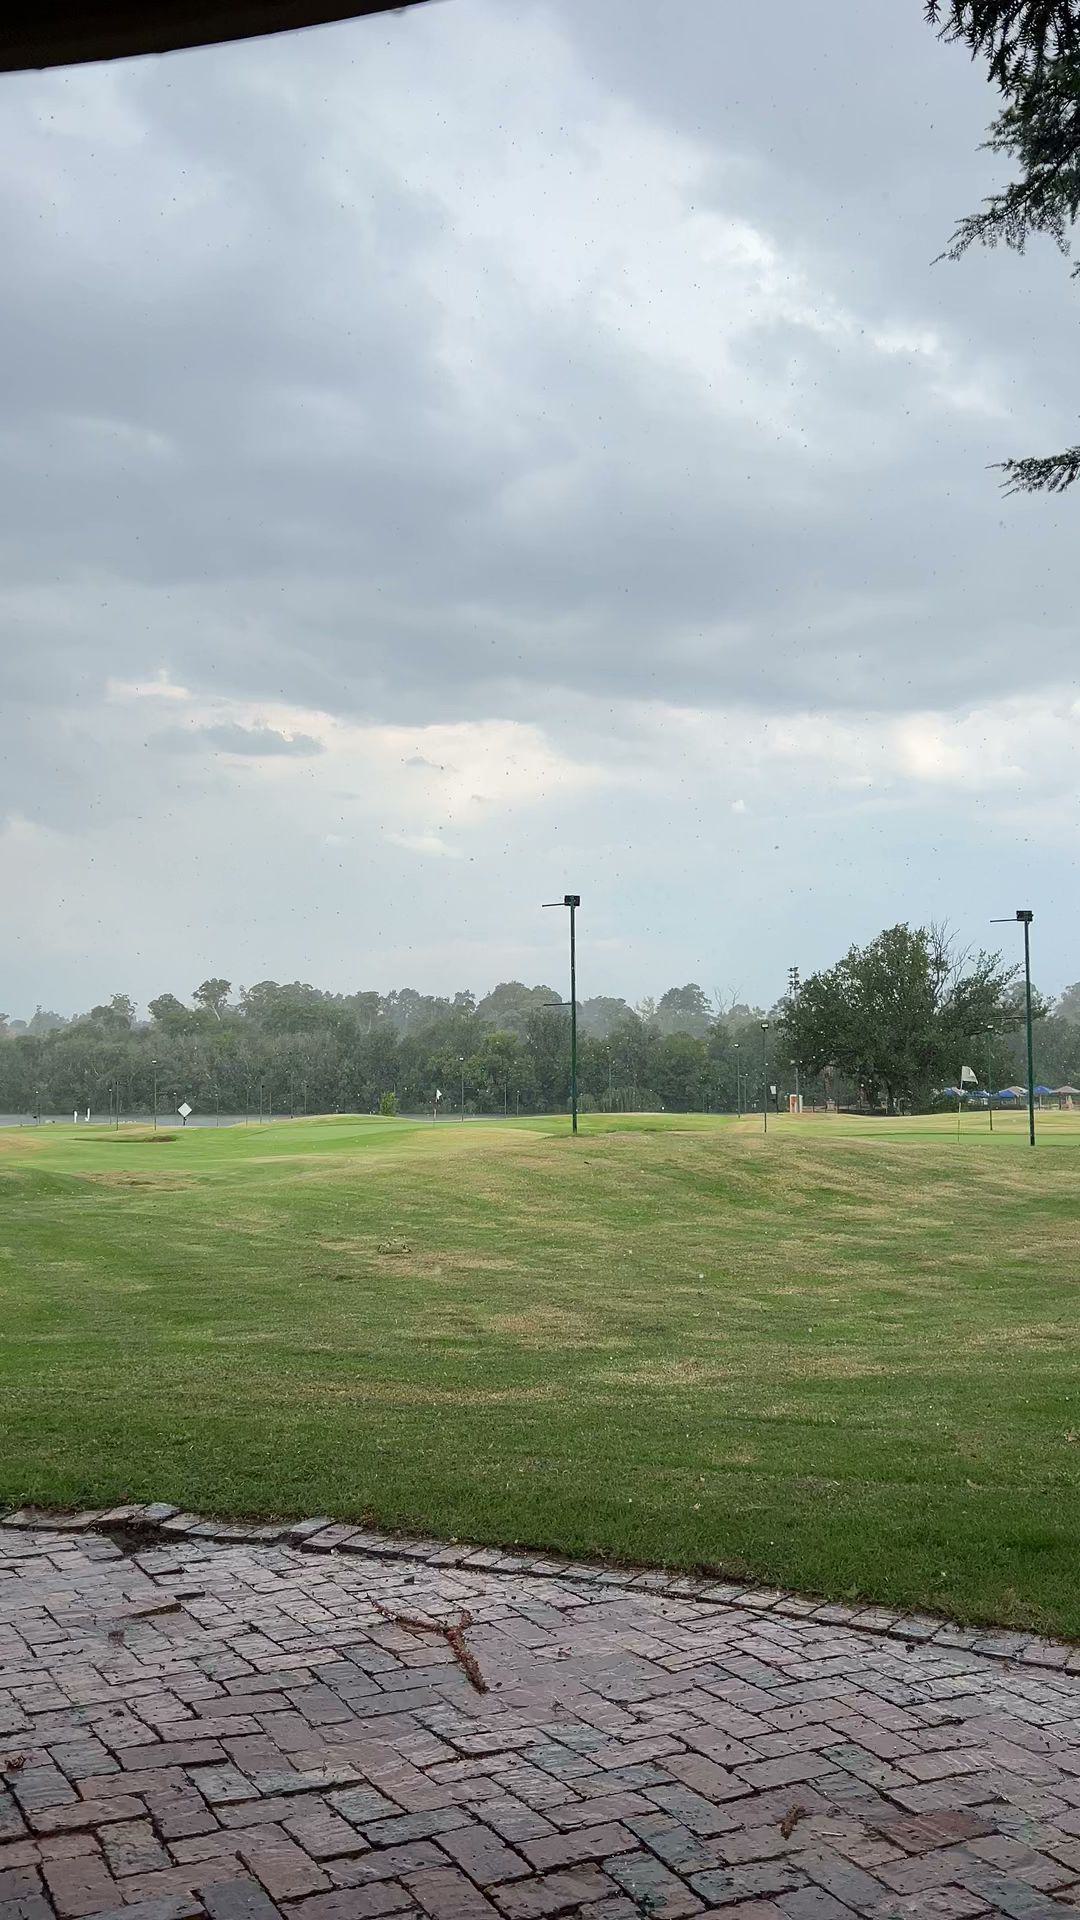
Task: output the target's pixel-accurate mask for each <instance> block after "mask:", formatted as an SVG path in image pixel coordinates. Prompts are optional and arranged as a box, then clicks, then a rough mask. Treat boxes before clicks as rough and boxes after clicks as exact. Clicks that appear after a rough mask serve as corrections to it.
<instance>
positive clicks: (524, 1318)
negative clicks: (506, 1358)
mask: <svg viewBox="0 0 1080 1920" xmlns="http://www.w3.org/2000/svg"><path fill="white" fill-rule="evenodd" d="M480 1324H481V1326H482V1328H483V1330H484V1332H485V1333H490V1334H494V1336H495V1338H496V1339H497V1340H507V1341H510V1342H512V1343H513V1345H514V1346H516V1347H526V1348H528V1349H529V1350H530V1351H533V1352H537V1353H548V1352H559V1351H562V1350H566V1349H572V1350H573V1351H574V1352H587V1351H588V1349H589V1348H595V1347H601V1348H607V1347H610V1346H611V1345H612V1344H613V1342H612V1341H611V1338H610V1335H609V1334H608V1333H606V1332H605V1331H604V1330H603V1329H602V1328H601V1327H599V1326H597V1325H596V1323H595V1322H594V1321H593V1320H591V1319H590V1318H589V1317H588V1315H586V1314H583V1313H574V1312H572V1311H569V1310H566V1309H563V1308H560V1307H531V1308H529V1310H528V1311H527V1312H525V1313H493V1314H489V1315H488V1316H487V1317H486V1318H485V1319H484V1320H482V1321H481V1323H480Z"/></svg>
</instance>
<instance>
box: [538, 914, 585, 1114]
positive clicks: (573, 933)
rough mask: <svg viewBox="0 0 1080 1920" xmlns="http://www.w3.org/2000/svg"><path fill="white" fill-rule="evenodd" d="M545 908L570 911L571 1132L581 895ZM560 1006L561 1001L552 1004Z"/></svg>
mask: <svg viewBox="0 0 1080 1920" xmlns="http://www.w3.org/2000/svg"><path fill="white" fill-rule="evenodd" d="M544 905H545V907H569V909H570V1131H571V1132H572V1133H576V1132H577V1130H578V1087H577V926H576V922H575V919H574V916H575V914H576V913H577V910H578V908H579V907H580V905H581V895H580V893H564V894H563V897H562V899H561V900H545V901H544ZM552 1004H553V1005H554V1006H560V1005H562V1004H563V1003H562V1002H561V1001H558V1000H556V1001H554V1002H552Z"/></svg>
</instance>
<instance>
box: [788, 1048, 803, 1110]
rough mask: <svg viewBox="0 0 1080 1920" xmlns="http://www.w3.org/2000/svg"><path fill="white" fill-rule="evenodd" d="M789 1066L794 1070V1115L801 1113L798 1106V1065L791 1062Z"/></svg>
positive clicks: (795, 1062)
mask: <svg viewBox="0 0 1080 1920" xmlns="http://www.w3.org/2000/svg"><path fill="white" fill-rule="evenodd" d="M790 1064H791V1065H792V1066H793V1067H794V1069H795V1111H796V1113H799V1112H801V1108H800V1106H799V1063H798V1061H797V1060H792V1061H791V1062H790Z"/></svg>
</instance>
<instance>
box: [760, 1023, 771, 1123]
mask: <svg viewBox="0 0 1080 1920" xmlns="http://www.w3.org/2000/svg"><path fill="white" fill-rule="evenodd" d="M761 1121H762V1129H761V1130H762V1132H763V1133H768V1131H769V1023H768V1021H767V1020H763V1021H762V1023H761Z"/></svg>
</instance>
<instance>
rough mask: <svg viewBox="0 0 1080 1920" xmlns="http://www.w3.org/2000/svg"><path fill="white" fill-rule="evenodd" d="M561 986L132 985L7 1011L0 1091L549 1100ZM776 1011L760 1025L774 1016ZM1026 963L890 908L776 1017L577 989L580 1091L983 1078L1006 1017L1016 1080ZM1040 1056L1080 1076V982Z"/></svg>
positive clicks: (820, 1095)
mask: <svg viewBox="0 0 1080 1920" xmlns="http://www.w3.org/2000/svg"><path fill="white" fill-rule="evenodd" d="M559 998H560V996H559V994H558V993H557V992H556V991H555V989H554V988H552V987H549V986H544V985H540V986H534V987H527V986H523V985H522V983H521V982H520V981H516V980H511V981H504V982H503V983H502V984H501V985H499V986H497V987H495V988H494V989H493V990H492V991H491V992H490V993H488V994H486V995H485V996H484V997H483V998H482V999H481V1000H479V1001H478V1000H476V998H475V997H474V996H473V994H471V993H468V992H463V993H456V994H454V995H453V996H452V997H450V998H441V997H438V996H435V995H429V994H421V993H417V992H415V991H414V990H413V989H412V988H409V987H403V988H399V989H396V990H395V991H393V992H391V993H386V994H380V993H376V992H359V993H327V992H323V991H322V990H321V989H319V988H318V987H313V986H310V985H307V984H306V983H304V982H301V981H292V982H290V983H286V984H284V985H283V984H280V983H279V982H277V981H274V980H260V981H258V982H257V983H256V984H255V985H254V986H251V987H247V988H243V989H241V990H239V991H238V992H236V993H234V992H233V988H232V985H231V983H230V982H229V981H228V980H226V979H223V978H220V977H214V978H212V979H209V980H204V981H203V982H202V983H201V985H200V986H199V987H197V988H196V989H195V991H194V992H193V993H192V995H191V997H190V1000H189V1001H184V1000H181V999H180V998H178V996H177V995H175V994H172V993H162V994H159V995H158V996H157V997H156V998H155V999H153V1000H151V1001H150V1004H149V1018H148V1019H146V1020H142V1019H140V1018H139V1017H138V1013H137V1009H136V1007H135V1005H134V1003H133V1002H132V1000H131V999H129V997H128V996H127V995H126V994H122V993H120V994H114V995H113V997H112V999H111V1000H109V1001H107V1002H104V1003H103V1004H101V1005H99V1006H95V1007H92V1008H91V1009H90V1011H89V1013H86V1014H83V1015H79V1016H77V1017H75V1018H74V1019H66V1018H65V1017H63V1016H62V1015H60V1014H57V1013H50V1012H46V1011H45V1010H43V1009H42V1008H39V1009H38V1011H37V1012H36V1013H35V1014H34V1016H33V1018H32V1019H31V1020H28V1021H21V1020H4V1019H2V1018H0V1111H2V1112H6V1113H11V1114H19V1113H23V1114H30V1113H34V1112H46V1113H57V1114H64V1113H72V1112H73V1111H74V1110H75V1109H76V1108H78V1109H79V1110H80V1111H85V1110H86V1108H87V1107H89V1108H90V1110H91V1112H92V1113H94V1114H95V1115H96V1116H97V1117H98V1118H103V1117H104V1116H105V1115H106V1114H108V1113H109V1112H115V1111H116V1109H117V1107H118V1108H119V1111H120V1113H121V1114H124V1113H127V1114H131V1113H146V1112H149V1110H150V1108H151V1106H152V1103H153V1098H154V1088H155V1082H156V1086H157V1094H158V1102H159V1107H160V1110H161V1111H162V1112H163V1113H165V1112H169V1111H171V1110H173V1109H174V1108H175V1107H176V1106H178V1105H179V1103H180V1102H181V1101H182V1100H187V1101H189V1102H190V1103H191V1105H192V1107H194V1108H195V1109H196V1110H197V1112H198V1113H199V1114H207V1113H213V1112H221V1113H243V1112H245V1111H250V1112H252V1113H258V1112H259V1111H260V1110H262V1111H263V1112H274V1113H282V1112H293V1113H328V1112H330V1113H332V1112H336V1111H341V1112H371V1111H374V1110H377V1109H378V1108H379V1107H380V1106H381V1105H383V1103H384V1102H385V1103H386V1106H385V1110H391V1104H392V1107H393V1110H395V1111H397V1112H400V1113H410V1112H412V1113H416V1112H420V1111H423V1110H424V1109H426V1108H429V1107H430V1106H431V1104H432V1102H433V1101H434V1098H435V1092H436V1089H441V1091H442V1095H443V1099H442V1108H443V1110H444V1111H445V1112H456V1111H457V1110H459V1108H460V1106H461V1103H462V1095H463V1093H464V1105H465V1110H466V1111H467V1112H470V1113H488V1114H499V1113H502V1112H504V1111H505V1112H507V1113H516V1112H522V1113H537V1112H553V1111H558V1110H560V1109H562V1108H564V1107H565V1105H566V1102H567V1095H568V1088H569V1032H568V1022H567V1015H566V1010H565V1008H564V1007H561V1006H559V1005H555V1004H552V1003H554V1002H558V1000H559ZM766 1017H767V1019H768V1027H767V1030H766V1031H764V1032H763V1030H762V1022H763V1021H764V1020H765V1019H766ZM1017 1024H1018V1003H1017V1000H1016V990H1015V982H1014V979H1013V976H1012V974H1011V973H1010V972H1007V971H1005V970H1004V969H1003V968H1002V966H1001V962H1000V960H999V958H998V956H996V955H994V956H987V955H979V956H977V958H976V959H975V960H972V961H968V960H966V959H964V958H963V957H962V956H958V955H955V954H954V953H953V952H952V950H951V949H950V947H949V943H948V942H947V941H946V940H944V939H943V937H942V936H941V935H940V934H938V933H935V932H934V930H933V929H929V930H927V929H917V930H915V931H914V932H912V931H911V930H910V929H909V928H907V927H894V928H891V929H889V930H888V931H887V932H885V933H882V934H881V935H879V937H878V939H877V940H875V941H872V942H871V943H870V944H869V946H867V947H866V948H864V949H861V950H860V949H856V948H853V949H852V951H851V952H850V953H849V954H847V955H846V956H845V958H844V959H843V960H841V961H840V962H839V963H838V964H837V966H835V967H833V968H831V969H829V970H828V971H827V972H824V973H820V974H816V975H813V976H812V977H811V978H810V979H808V980H807V981H806V982H805V983H804V984H803V986H802V988H801V990H800V991H799V993H798V996H797V998H794V999H793V998H791V997H790V996H789V998H788V999H786V1000H784V1001H782V1002H780V1003H779V1005H778V1006H776V1007H774V1008H773V1009H772V1011H771V1012H770V1013H769V1014H768V1016H766V1015H765V1014H764V1013H763V1012H762V1010H761V1009H760V1008H756V1007H750V1006H746V1005H741V1004H740V1005H732V1006H728V1007H719V1006H717V1005H715V1004H713V1003H711V1002H710V1001H709V999H708V997H707V996H706V995H705V993H703V991H702V989H701V988H700V987H699V986H697V985H695V984H694V983H692V982H691V983H689V984H688V985H686V986H682V987H671V988H669V990H668V991H667V992H666V993H665V994H663V995H662V996H661V998H660V999H659V1000H651V999H650V1000H643V1001H641V1002H640V1003H639V1004H638V1005H637V1006H636V1007H631V1006H630V1005H628V1003H627V1002H626V1001H625V1000H623V999H619V998H616V997H614V996H606V995H600V996H597V997H595V998H592V999H589V1000H584V1001H582V1002H581V1004H580V1017H579V1032H580V1049H579V1053H580V1058H579V1075H578V1078H579V1086H580V1090H581V1096H582V1103H583V1105H584V1106H585V1107H586V1108H587V1109H588V1108H594V1109H599V1110H616V1111H618V1110H626V1109H630V1110H633V1109H656V1108H667V1109H669V1110H670V1109H679V1110H691V1111H699V1112H700V1111H714V1112H716V1111H721V1112H722V1111H729V1112H730V1111H733V1110H735V1109H736V1107H738V1106H740V1105H741V1106H743V1107H757V1106H760V1104H761V1099H762V1092H763V1088H764V1087H766V1086H776V1088H777V1090H778V1093H777V1097H778V1098H779V1099H782V1098H783V1097H784V1095H785V1094H786V1093H787V1092H788V1091H790V1090H791V1089H792V1088H793V1087H794V1084H795V1074H796V1066H797V1067H798V1071H799V1075H800V1084H801V1087H802V1091H803V1092H804V1094H806V1095H807V1096H808V1098H809V1099H810V1100H811V1101H818V1102H821V1101H824V1100H825V1099H826V1098H830V1099H838V1100H839V1101H840V1102H841V1103H842V1104H845V1103H846V1104H856V1103H860V1102H863V1101H869V1102H870V1103H871V1104H876V1103H880V1104H881V1105H882V1106H883V1107H892V1108H895V1107H896V1106H897V1105H905V1106H906V1105H915V1106H920V1105H926V1104H929V1103H930V1102H931V1100H932V1096H933V1091H934V1088H935V1087H936V1086H940V1085H941V1084H942V1082H946V1083H947V1082H951V1081H952V1080H954V1079H955V1077H956V1075H957V1073H958V1072H959V1070H960V1067H961V1065H962V1064H963V1063H964V1059H966V1058H968V1057H970V1058H971V1060H972V1064H973V1065H974V1066H975V1067H976V1070H977V1071H978V1073H979V1076H980V1079H982V1078H983V1075H984V1063H985V1061H986V1057H987V1040H986V1035H985V1028H986V1027H987V1026H993V1028H994V1037H993V1040H992V1042H991V1051H992V1060H993V1072H992V1077H993V1078H994V1080H995V1082H996V1083H997V1084H999V1085H1007V1084H1010V1083H1012V1082H1016V1081H1021V1082H1022V1081H1023V1079H1024V1065H1023V1044H1022V1036H1021V1035H1019V1034H1018V1033H1017V1030H1016V1029H1017ZM1037 1077H1038V1078H1040V1079H1045V1080H1047V1081H1048V1082H1049V1084H1051V1085H1060V1084H1062V1083H1063V1082H1066V1081H1068V1082H1072V1083H1074V1084H1080V986H1077V987H1071V988H1069V989H1068V991H1067V992H1066V993H1065V994H1063V995H1062V997H1061V999H1060V1001H1059V1002H1058V1004H1057V1007H1056V1009H1055V1010H1054V1012H1053V1014H1052V1015H1050V1016H1048V1017H1046V1018H1044V1019H1041V1020H1040V1024H1039V1037H1038V1046H1037Z"/></svg>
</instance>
